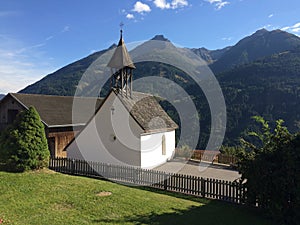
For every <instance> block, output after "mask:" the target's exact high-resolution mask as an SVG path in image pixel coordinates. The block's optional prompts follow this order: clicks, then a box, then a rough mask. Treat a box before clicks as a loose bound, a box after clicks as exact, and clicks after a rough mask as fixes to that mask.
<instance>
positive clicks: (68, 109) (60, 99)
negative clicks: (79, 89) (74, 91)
mask: <svg viewBox="0 0 300 225" xmlns="http://www.w3.org/2000/svg"><path fill="white" fill-rule="evenodd" d="M10 95H11V96H12V97H13V98H15V99H16V100H17V101H18V102H19V103H20V104H22V105H23V106H24V107H25V108H29V107H30V106H34V107H35V108H36V110H37V111H38V113H39V115H40V117H41V119H42V121H43V122H44V123H45V124H46V125H47V126H48V127H55V126H74V125H85V124H86V122H87V121H88V120H89V119H90V117H91V116H92V115H93V113H94V112H90V111H89V110H80V112H77V114H76V124H74V123H73V121H72V107H73V101H74V97H73V96H54V95H37V94H20V93H10ZM75 98H76V104H77V102H78V104H80V106H82V108H83V109H85V108H87V107H88V106H90V105H91V104H95V110H96V109H97V108H98V107H99V105H100V104H101V102H102V99H100V98H97V99H95V98H80V97H75ZM85 106H86V107H85Z"/></svg>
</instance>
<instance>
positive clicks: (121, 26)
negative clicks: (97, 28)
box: [120, 22, 124, 36]
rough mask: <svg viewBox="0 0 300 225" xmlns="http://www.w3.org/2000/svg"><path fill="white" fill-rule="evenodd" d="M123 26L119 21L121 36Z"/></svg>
mask: <svg viewBox="0 0 300 225" xmlns="http://www.w3.org/2000/svg"><path fill="white" fill-rule="evenodd" d="M123 27H124V23H123V22H121V23H120V32H121V36H122V34H123Z"/></svg>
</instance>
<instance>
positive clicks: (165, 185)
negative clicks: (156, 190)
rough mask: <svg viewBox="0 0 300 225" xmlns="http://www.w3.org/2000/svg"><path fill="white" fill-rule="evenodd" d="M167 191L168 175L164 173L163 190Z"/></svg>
mask: <svg viewBox="0 0 300 225" xmlns="http://www.w3.org/2000/svg"><path fill="white" fill-rule="evenodd" d="M167 189H168V175H167V173H164V190H167Z"/></svg>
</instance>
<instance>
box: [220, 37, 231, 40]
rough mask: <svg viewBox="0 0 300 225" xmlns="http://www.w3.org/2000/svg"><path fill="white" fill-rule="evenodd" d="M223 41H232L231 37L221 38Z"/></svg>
mask: <svg viewBox="0 0 300 225" xmlns="http://www.w3.org/2000/svg"><path fill="white" fill-rule="evenodd" d="M222 40H223V41H231V40H232V37H224V38H222Z"/></svg>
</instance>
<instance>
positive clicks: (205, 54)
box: [191, 46, 231, 64]
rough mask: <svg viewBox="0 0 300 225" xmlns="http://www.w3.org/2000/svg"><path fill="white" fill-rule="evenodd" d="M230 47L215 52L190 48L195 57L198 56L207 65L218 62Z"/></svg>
mask: <svg viewBox="0 0 300 225" xmlns="http://www.w3.org/2000/svg"><path fill="white" fill-rule="evenodd" d="M230 48H231V46H228V47H226V48H223V49H217V50H208V49H206V48H203V47H202V48H191V51H192V52H194V53H195V54H196V55H198V56H200V57H201V58H202V59H204V60H205V61H206V62H207V63H208V64H211V63H213V62H215V61H218V60H219V59H220V58H221V57H222V55H223V54H224V53H225V52H227V51H228V50H229V49H230Z"/></svg>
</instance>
